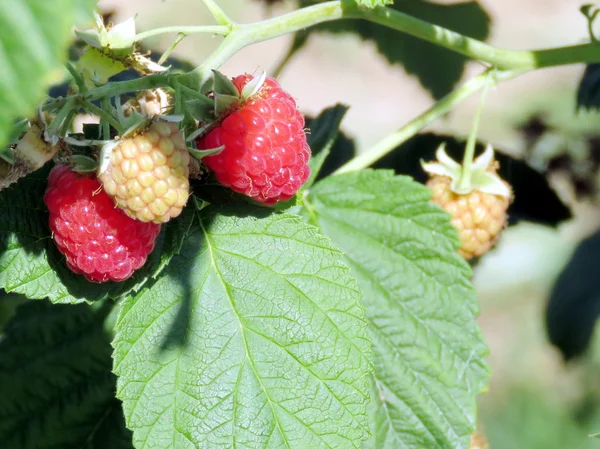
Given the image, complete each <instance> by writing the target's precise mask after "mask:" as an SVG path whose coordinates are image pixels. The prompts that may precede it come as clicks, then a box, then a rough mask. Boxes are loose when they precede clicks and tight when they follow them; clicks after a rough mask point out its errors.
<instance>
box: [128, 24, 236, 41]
mask: <svg viewBox="0 0 600 449" xmlns="http://www.w3.org/2000/svg"><path fill="white" fill-rule="evenodd" d="M230 31H231V26H229V25H226V26H223V25H209V26H204V25H203V26H169V27H163V28H155V29H153V30H148V31H143V32H142V33H138V34H136V35H135V41H136V42H139V41H141V40H143V39H147V38H149V37H152V36H158V35H160V34H167V33H179V34H185V35H188V34H194V33H210V34H222V35H223V36H226V35H228V34H229V32H230Z"/></svg>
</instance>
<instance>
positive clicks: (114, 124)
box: [82, 97, 123, 140]
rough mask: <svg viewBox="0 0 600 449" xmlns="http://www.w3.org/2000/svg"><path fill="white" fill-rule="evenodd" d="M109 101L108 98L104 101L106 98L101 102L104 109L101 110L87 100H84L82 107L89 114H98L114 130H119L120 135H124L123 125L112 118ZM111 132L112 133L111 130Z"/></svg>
mask: <svg viewBox="0 0 600 449" xmlns="http://www.w3.org/2000/svg"><path fill="white" fill-rule="evenodd" d="M107 100H108V97H107V98H106V99H104V98H103V99H102V101H101V102H102V108H99V107H98V106H96V105H95V104H94V103H91V102H90V101H87V100H83V101H82V105H83V107H84V108H86V109H87V110H88V111H89V112H91V113H92V114H96V115H97V116H98V117H100V118H101V119H102V121H103V122H104V123H107V124H110V125H111V126H112V127H113V128H115V129H116V130H117V132H118V133H119V135H120V134H122V133H123V128H122V127H121V124H120V123H119V121H118V120H117V119H116V118H114V117H113V116H112V114H111V113H110V112H109V109H110V102H108V104H107ZM109 131H110V129H109ZM109 134H110V133H109ZM109 139H110V137H109ZM109 139H105V140H109Z"/></svg>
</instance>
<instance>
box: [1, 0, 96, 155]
mask: <svg viewBox="0 0 600 449" xmlns="http://www.w3.org/2000/svg"><path fill="white" fill-rule="evenodd" d="M95 5H96V0H52V1H43V0H10V1H1V2H0V146H4V145H5V144H6V142H7V141H8V136H9V134H10V131H11V127H12V123H13V121H14V119H15V118H17V117H20V116H29V115H31V114H32V112H34V110H35V106H36V105H37V104H38V103H39V102H40V101H41V100H42V99H43V97H44V93H45V91H46V88H47V87H49V86H50V85H51V84H53V82H55V81H57V79H59V78H60V73H61V63H62V62H63V61H65V60H66V57H67V47H68V44H69V40H70V36H71V27H72V26H73V24H74V23H75V21H76V20H79V19H81V18H82V16H83V15H84V14H82V12H83V11H86V12H87V15H88V17H91V13H92V11H93V9H94V7H95ZM57 74H58V77H57Z"/></svg>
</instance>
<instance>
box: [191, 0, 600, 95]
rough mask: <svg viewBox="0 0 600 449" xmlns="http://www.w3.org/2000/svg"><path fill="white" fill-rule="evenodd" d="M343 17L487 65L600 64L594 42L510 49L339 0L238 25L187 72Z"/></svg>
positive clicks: (201, 72) (202, 75) (200, 75)
mask: <svg viewBox="0 0 600 449" xmlns="http://www.w3.org/2000/svg"><path fill="white" fill-rule="evenodd" d="M339 19H364V20H368V21H370V22H374V23H378V24H380V25H383V26H386V27H388V28H392V29H394V30H398V31H402V32H405V33H407V34H410V35H412V36H415V37H418V38H420V39H423V40H425V41H427V42H431V43H432V44H436V45H439V46H442V47H445V48H447V49H449V50H452V51H455V52H457V53H460V54H462V55H465V56H467V57H469V58H471V59H475V60H479V61H482V62H485V63H488V64H490V65H492V66H494V67H496V68H498V69H499V70H533V69H536V68H543V67H553V66H558V65H567V64H575V63H591V62H600V45H597V44H596V43H587V44H580V45H572V46H568V47H559V48H550V49H543V50H533V51H525V50H508V49H503V48H498V47H494V46H492V45H489V44H486V43H484V42H481V41H478V40H476V39H473V38H470V37H467V36H464V35H462V34H460V33H457V32H455V31H452V30H449V29H447V28H443V27H440V26H437V25H433V24H431V23H428V22H425V21H423V20H420V19H417V18H415V17H412V16H409V15H408V14H405V13H402V12H400V11H396V10H394V9H390V8H385V7H377V8H373V9H369V8H361V7H359V6H357V5H354V4H351V3H350V2H345V1H344V0H336V1H330V2H325V3H320V4H317V5H313V6H308V7H305V8H301V9H299V10H296V11H294V12H291V13H288V14H284V15H282V16H279V17H275V18H272V19H269V20H265V21H262V22H257V23H252V24H248V25H238V26H237V27H236V28H234V29H232V31H231V33H230V34H228V35H227V38H226V39H225V41H223V43H222V44H221V46H220V47H219V48H218V49H217V50H216V51H215V52H214V53H213V54H212V55H211V56H210V57H209V58H208V59H207V60H206V61H204V63H202V64H201V65H200V66H199V67H197V68H196V69H195V70H194V71H192V72H190V73H189V74H186V75H184V76H186V77H189V78H190V81H192V78H193V77H197V81H196V82H197V83H198V84H199V85H200V86H202V85H203V84H204V83H205V82H206V81H207V80H208V78H210V75H211V70H212V69H217V68H219V67H220V66H221V65H222V64H223V63H224V62H225V61H227V60H228V59H229V58H230V57H231V56H233V55H234V54H235V53H236V52H238V51H239V50H241V49H242V48H244V47H246V46H248V45H251V44H255V43H258V42H263V41H266V40H269V39H273V38H276V37H279V36H282V35H284V34H288V33H293V32H296V31H299V30H301V29H304V28H308V27H311V26H313V25H316V24H319V23H322V22H329V21H333V20H339Z"/></svg>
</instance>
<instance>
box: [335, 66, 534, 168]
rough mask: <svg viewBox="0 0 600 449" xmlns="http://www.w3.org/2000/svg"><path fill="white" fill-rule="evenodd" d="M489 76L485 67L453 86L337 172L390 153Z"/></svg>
mask: <svg viewBox="0 0 600 449" xmlns="http://www.w3.org/2000/svg"><path fill="white" fill-rule="evenodd" d="M523 73H525V71H523V70H521V71H512V72H511V71H507V72H497V73H496V74H495V76H494V80H495V81H504V80H508V79H511V78H515V77H517V76H519V75H521V74H523ZM489 76H490V74H489V70H486V71H485V72H484V73H482V74H480V75H478V76H476V77H474V78H471V79H470V80H469V81H467V82H466V83H465V84H463V85H462V86H460V87H459V88H457V89H455V90H453V91H452V92H450V93H449V94H448V95H446V96H445V97H444V98H442V99H441V100H440V101H438V102H437V103H435V104H434V105H433V106H432V107H431V108H429V109H428V110H427V111H425V112H424V113H423V114H421V115H419V116H418V117H416V118H414V119H413V120H411V121H410V122H408V123H407V124H406V125H405V126H404V127H402V128H400V129H399V130H398V131H396V132H394V133H392V134H390V135H389V136H387V137H385V138H384V139H382V140H380V141H379V142H377V143H376V144H375V145H374V146H373V147H371V148H370V149H368V150H367V151H365V152H364V153H362V154H360V155H359V156H357V157H355V158H354V159H352V160H350V161H348V162H347V163H346V164H344V165H342V166H341V167H340V168H338V169H337V170H336V171H335V173H334V174H336V175H339V174H342V173H346V172H350V171H355V170H361V169H363V168H367V167H369V166H371V165H372V164H373V163H374V162H375V161H377V160H379V159H381V158H382V157H384V156H385V155H387V154H388V153H391V152H392V151H393V150H395V149H396V148H397V147H398V146H399V145H401V144H403V143H404V142H406V141H407V140H408V139H410V138H411V137H413V136H414V135H415V134H417V133H418V132H419V131H421V130H422V129H423V128H424V127H425V126H427V125H429V124H430V123H432V122H434V121H435V120H437V119H438V118H440V117H441V116H443V115H444V114H446V113H447V112H448V111H450V110H452V109H453V108H454V107H455V106H456V105H457V104H459V103H460V102H462V101H463V100H466V99H467V98H469V97H470V96H471V95H473V94H474V93H476V92H478V91H479V90H480V89H482V88H483V87H484V86H485V85H486V84H487V82H488V77H489Z"/></svg>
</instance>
